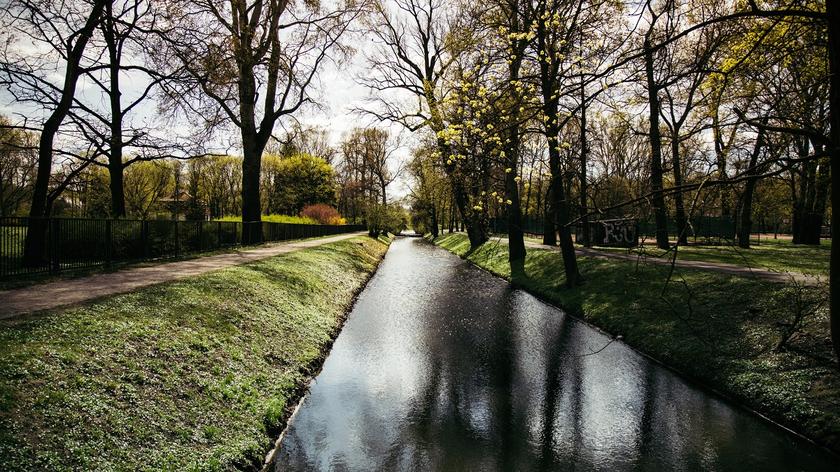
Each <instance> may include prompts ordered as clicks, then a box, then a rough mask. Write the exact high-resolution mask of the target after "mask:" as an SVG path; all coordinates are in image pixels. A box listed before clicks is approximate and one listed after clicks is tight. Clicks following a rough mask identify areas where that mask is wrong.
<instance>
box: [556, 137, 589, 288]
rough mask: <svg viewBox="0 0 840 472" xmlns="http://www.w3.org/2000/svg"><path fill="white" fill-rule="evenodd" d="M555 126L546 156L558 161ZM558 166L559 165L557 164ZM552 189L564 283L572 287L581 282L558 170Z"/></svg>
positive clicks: (566, 203)
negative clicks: (564, 276)
mask: <svg viewBox="0 0 840 472" xmlns="http://www.w3.org/2000/svg"><path fill="white" fill-rule="evenodd" d="M555 132H556V127H555V128H554V129H553V131H552V132H550V133H549V134H552V135H553V137H550V138H549V139H548V145H549V147H548V158H549V162H550V161H551V160H556V161H557V162H560V151H559V150H558V149H557V144H558V143H557V135H556V134H554V133H555ZM558 167H559V166H558ZM551 185H552V189H551V190H550V191H549V192H550V193H551V195H552V196H551V200H550V203H549V204H550V205H552V206H554V208H555V210H556V217H557V230H558V231H557V232H558V233H559V234H560V254H561V255H562V256H563V271H564V273H565V274H566V285H567V286H569V287H574V286H576V285H579V284H580V282H581V277H580V272H579V271H578V265H577V254H575V244H574V242H573V241H572V228H571V227H570V225H569V221H570V214H571V212H570V211H569V206H570V205H569V201H568V200H566V195H567V194H566V191H565V188H564V187H563V179H562V178H561V177H560V174H559V170H558V173H557V177H556V178H552V183H551Z"/></svg>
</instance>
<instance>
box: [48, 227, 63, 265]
mask: <svg viewBox="0 0 840 472" xmlns="http://www.w3.org/2000/svg"><path fill="white" fill-rule="evenodd" d="M47 228H48V230H49V235H50V237H49V242H48V245H49V253H50V254H49V260H50V261H49V264H50V272H58V271H60V270H61V259H60V255H59V253H58V232H59V231H61V222H60V221H59V220H57V219H54V218H47Z"/></svg>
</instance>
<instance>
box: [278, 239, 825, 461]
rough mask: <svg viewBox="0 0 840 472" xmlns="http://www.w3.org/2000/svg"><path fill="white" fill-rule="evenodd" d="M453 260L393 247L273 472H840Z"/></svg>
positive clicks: (788, 438) (412, 244) (410, 243)
mask: <svg viewBox="0 0 840 472" xmlns="http://www.w3.org/2000/svg"><path fill="white" fill-rule="evenodd" d="M608 341H609V338H608V337H606V336H604V335H602V334H600V333H598V332H597V331H595V330H593V329H592V328H590V327H588V326H586V325H584V324H582V323H580V322H577V321H575V320H573V319H571V318H569V317H566V316H565V315H564V314H563V312H561V311H559V310H557V309H556V308H553V307H550V306H547V305H545V304H543V303H541V302H540V301H538V300H536V299H535V298H533V297H531V296H530V295H528V294H526V293H524V292H521V291H519V290H512V289H510V288H509V286H508V284H507V283H506V282H504V281H502V280H500V279H497V278H495V277H492V276H490V275H488V274H487V273H485V272H483V271H481V270H479V269H476V268H474V267H472V266H470V265H469V264H467V263H465V262H463V261H461V260H460V259H458V258H457V257H455V256H453V255H451V254H449V253H448V252H446V251H444V250H442V249H438V248H435V247H433V246H431V245H429V244H428V243H426V242H424V241H421V240H417V239H400V240H397V241H396V242H394V244H393V245H392V246H391V249H390V250H389V253H388V255H387V257H386V258H385V261H384V262H383V263H382V266H381V267H380V268H379V272H378V273H377V274H376V276H375V277H374V278H373V279H372V280H371V282H370V285H369V286H368V287H367V289H366V290H365V291H364V293H363V294H362V296H361V297H360V298H359V301H358V303H357V304H356V307H355V309H354V310H353V312H352V314H351V315H350V318H349V320H348V321H347V324H346V326H345V327H344V330H343V331H342V333H341V335H340V336H339V337H338V339H337V340H336V343H335V346H334V347H333V350H332V353H331V354H330V356H329V358H328V359H327V360H326V363H325V364H324V369H323V371H322V372H321V374H320V375H319V376H318V377H317V379H316V382H315V383H314V385H313V387H312V389H311V392H310V394H309V395H308V396H307V397H306V399H305V400H304V402H303V404H302V407H301V408H300V410H299V411H298V414H297V415H296V416H295V417H294V418H293V420H292V421H291V423H290V425H289V429H288V431H287V433H286V436H285V438H284V439H283V441H282V443H281V446H280V450H279V452H278V455H277V457H278V459H277V463H276V469H277V470H337V471H341V470H359V471H369V470H470V471H479V470H480V471H484V470H488V471H492V470H526V471H527V470H609V471H612V470H736V471H751V470H779V471H794V470H833V471H838V470H840V465H839V464H838V463H837V458H836V457H834V456H830V455H828V454H826V453H824V452H823V451H822V450H819V449H817V448H816V447H814V446H811V445H810V444H808V443H806V442H804V441H801V440H798V439H797V438H795V437H793V436H792V435H790V434H788V433H786V432H784V431H782V430H780V429H777V428H775V427H773V426H770V425H768V424H767V423H766V422H764V421H762V420H760V419H759V418H756V417H755V416H753V415H751V414H749V413H747V412H745V411H743V410H740V409H738V408H734V407H733V406H731V405H729V404H727V403H726V402H724V401H722V400H720V399H719V398H716V397H715V396H713V395H709V394H706V393H704V392H703V391H700V390H698V389H697V388H695V387H693V386H691V385H689V384H687V383H686V382H684V381H683V380H681V379H680V378H679V377H677V376H676V375H674V374H673V373H671V372H670V371H668V370H665V369H663V368H661V367H659V366H657V365H655V364H652V363H651V362H649V361H647V360H646V359H645V358H643V357H641V356H639V355H638V354H636V353H635V352H634V351H632V350H630V349H629V348H627V347H626V346H624V345H623V344H620V343H618V342H615V343H612V344H610V345H609V346H607V347H606V348H605V349H604V350H603V351H601V352H600V353H597V354H589V355H587V354H588V353H591V352H593V351H596V350H598V349H601V348H602V347H603V346H604V345H605V344H607V342H608Z"/></svg>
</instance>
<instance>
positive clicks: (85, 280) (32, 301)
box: [0, 232, 366, 320]
mask: <svg viewBox="0 0 840 472" xmlns="http://www.w3.org/2000/svg"><path fill="white" fill-rule="evenodd" d="M362 234H366V233H364V232H358V233H348V234H340V235H337V236H329V237H326V238H318V239H308V240H304V241H291V242H283V243H278V244H266V245H263V246H259V247H255V248H251V249H243V250H237V251H233V252H229V253H225V254H218V255H215V256H207V257H199V258H196V259H191V260H186V261H176V262H167V263H162V264H154V265H151V266H148V267H135V268H128V269H124V270H120V271H117V272H111V273H107V274H96V275H91V276H89V277H81V278H78V279H71V280H58V281H55V282H49V283H44V284H37V285H32V286H28V287H23V288H19V289H15V290H7V291H3V292H0V320H2V319H6V318H12V317H15V316H18V315H22V314H24V313H31V312H35V311H41V310H49V309H53V308H59V307H63V306H68V305H75V304H78V303H82V302H85V301H88V300H92V299H94V298H99V297H104V296H107V295H115V294H118V293H125V292H130V291H132V290H137V289H138V288H142V287H147V286H149V285H154V284H159V283H162V282H171V281H173V280H178V279H183V278H184V277H192V276H194V275H200V274H204V273H206V272H210V271H212V270H217V269H223V268H225V267H231V266H235V265H239V264H245V263H248V262H254V261H258V260H261V259H266V258H268V257H272V256H276V255H278V254H285V253H287V252H293V251H298V250H300V249H306V248H310V247H315V246H320V245H322V244H328V243H334V242H336V241H341V240H344V239H349V238H353V237H356V236H359V235H362Z"/></svg>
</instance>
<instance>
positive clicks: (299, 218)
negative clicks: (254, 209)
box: [214, 215, 318, 225]
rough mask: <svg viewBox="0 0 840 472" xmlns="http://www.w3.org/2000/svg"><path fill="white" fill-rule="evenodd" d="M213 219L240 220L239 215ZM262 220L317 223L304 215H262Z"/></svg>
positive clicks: (297, 223)
mask: <svg viewBox="0 0 840 472" xmlns="http://www.w3.org/2000/svg"><path fill="white" fill-rule="evenodd" d="M214 221H239V222H241V221H242V217H241V216H225V217H222V218H218V219H216V220H214ZM262 221H264V222H266V223H288V224H292V225H317V224H318V221H317V220H315V219H314V218H307V217H304V216H289V215H263V216H262Z"/></svg>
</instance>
